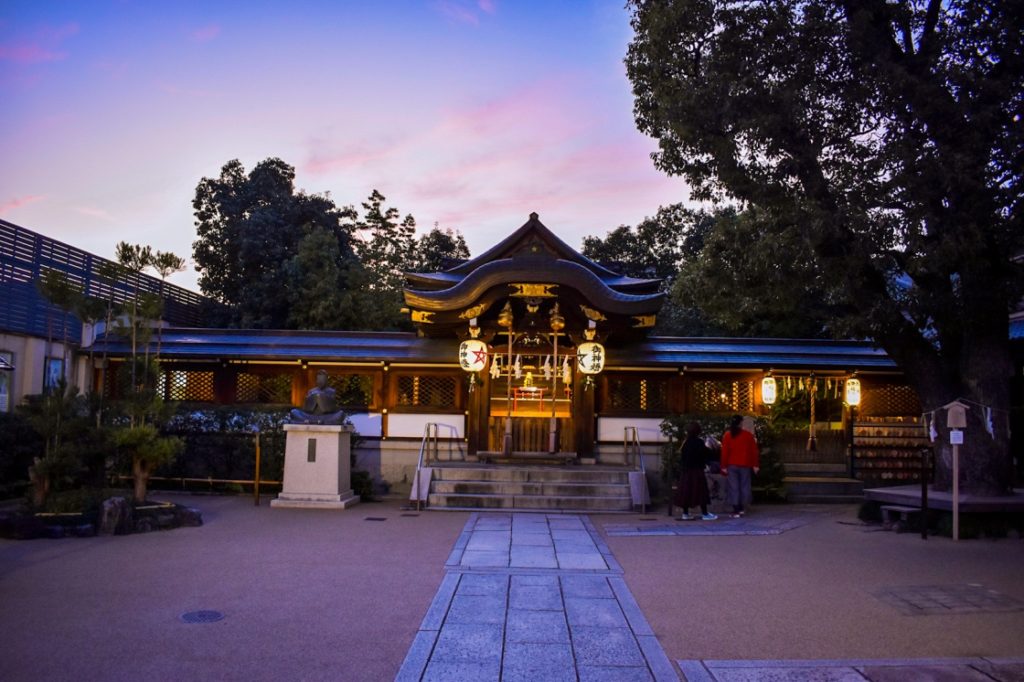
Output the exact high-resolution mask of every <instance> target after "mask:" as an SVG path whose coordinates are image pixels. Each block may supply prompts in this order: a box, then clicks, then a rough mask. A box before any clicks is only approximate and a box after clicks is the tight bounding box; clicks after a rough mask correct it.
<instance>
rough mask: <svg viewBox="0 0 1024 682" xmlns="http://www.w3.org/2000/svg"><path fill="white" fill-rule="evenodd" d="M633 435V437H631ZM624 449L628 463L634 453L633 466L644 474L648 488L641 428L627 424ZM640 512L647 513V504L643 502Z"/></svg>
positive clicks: (623, 438) (623, 440) (623, 432)
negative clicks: (641, 446)
mask: <svg viewBox="0 0 1024 682" xmlns="http://www.w3.org/2000/svg"><path fill="white" fill-rule="evenodd" d="M630 435H632V438H630ZM622 450H623V454H624V456H625V458H626V462H627V464H628V463H629V456H630V454H631V453H632V455H633V466H634V467H635V468H636V469H638V470H639V471H640V473H642V474H643V477H644V479H645V482H644V487H645V488H646V486H647V484H646V479H647V467H646V466H645V465H644V454H643V451H642V450H641V449H640V430H639V429H638V428H637V427H635V426H627V427H625V428H624V429H623V430H622ZM640 513H641V514H646V513H647V505H646V504H643V503H641V505H640Z"/></svg>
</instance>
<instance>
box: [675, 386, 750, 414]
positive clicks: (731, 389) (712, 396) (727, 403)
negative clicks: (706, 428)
mask: <svg viewBox="0 0 1024 682" xmlns="http://www.w3.org/2000/svg"><path fill="white" fill-rule="evenodd" d="M690 408H691V409H692V410H693V411H694V412H752V411H753V410H754V382H752V381H706V380H698V381H694V382H692V383H691V384H690Z"/></svg>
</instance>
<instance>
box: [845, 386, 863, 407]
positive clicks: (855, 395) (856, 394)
mask: <svg viewBox="0 0 1024 682" xmlns="http://www.w3.org/2000/svg"><path fill="white" fill-rule="evenodd" d="M846 404H847V405H849V406H851V407H857V405H860V379H847V380H846Z"/></svg>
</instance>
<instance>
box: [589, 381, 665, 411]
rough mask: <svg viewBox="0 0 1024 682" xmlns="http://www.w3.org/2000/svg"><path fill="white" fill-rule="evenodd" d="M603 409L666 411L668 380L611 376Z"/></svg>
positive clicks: (607, 384)
mask: <svg viewBox="0 0 1024 682" xmlns="http://www.w3.org/2000/svg"><path fill="white" fill-rule="evenodd" d="M605 385H606V386H607V394H606V395H605V397H604V406H603V407H602V408H601V409H602V411H605V412H609V411H623V412H665V411H667V410H668V381H667V380H666V379H664V378H653V379H652V378H641V377H622V376H609V377H608V380H607V383H606V384H605Z"/></svg>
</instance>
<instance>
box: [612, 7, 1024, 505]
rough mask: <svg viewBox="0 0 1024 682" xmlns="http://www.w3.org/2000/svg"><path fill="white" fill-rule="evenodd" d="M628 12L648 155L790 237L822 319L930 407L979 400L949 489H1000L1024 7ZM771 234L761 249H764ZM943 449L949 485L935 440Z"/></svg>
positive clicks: (1021, 233)
mask: <svg viewBox="0 0 1024 682" xmlns="http://www.w3.org/2000/svg"><path fill="white" fill-rule="evenodd" d="M630 9H631V12H632V25H633V29H634V31H635V36H634V39H633V41H632V43H631V44H630V46H629V52H628V56H627V58H626V66H627V70H628V74H629V78H630V80H631V81H632V83H633V90H634V95H635V111H634V113H635V117H636V121H637V124H638V127H639V128H640V130H641V131H643V132H646V133H648V134H650V135H652V136H653V137H655V138H657V140H658V142H659V151H658V152H657V153H656V154H655V159H654V160H655V163H656V165H657V166H658V167H659V168H660V169H662V170H664V171H666V172H668V173H670V174H677V175H682V176H684V177H685V178H686V179H687V180H688V181H689V183H690V184H691V187H692V188H693V190H694V193H695V196H696V197H697V198H700V199H715V198H721V199H730V200H737V201H739V202H741V203H742V204H744V205H747V206H753V207H756V208H757V209H758V210H760V211H763V212H765V214H767V215H770V216H771V217H772V220H771V221H770V223H769V224H770V225H771V226H772V229H773V230H775V231H776V233H775V237H777V238H778V239H781V240H782V243H786V242H787V241H788V240H797V241H799V242H800V243H802V244H804V245H806V247H807V253H809V254H811V255H812V256H813V258H814V259H815V262H816V264H817V272H818V273H819V274H820V276H821V278H822V282H821V283H822V285H823V287H824V289H825V290H826V291H828V292H829V296H830V303H832V305H833V310H834V313H835V315H834V322H835V324H834V329H836V330H837V331H839V332H842V333H845V334H853V335H858V336H866V337H871V338H873V339H875V340H876V341H877V342H878V343H879V344H880V345H882V346H883V347H884V348H885V349H886V350H887V352H889V353H890V355H891V356H892V357H894V358H895V359H896V360H897V361H898V362H899V363H900V365H901V367H902V368H903V369H904V371H905V372H906V374H907V376H908V377H909V379H910V380H911V382H912V383H913V384H914V385H915V387H916V388H917V389H918V392H919V394H920V395H921V396H922V398H923V400H924V402H925V407H926V409H928V410H932V409H937V408H940V407H941V406H942V405H944V404H946V403H948V402H950V401H952V400H953V399H955V398H964V399H966V400H968V401H971V402H972V403H973V404H974V405H975V409H972V410H971V412H970V416H971V423H970V424H969V429H968V433H969V435H968V437H967V442H966V443H965V448H966V454H965V457H964V460H965V463H966V465H965V467H964V468H965V474H966V479H965V484H966V486H967V488H968V489H970V490H972V491H975V492H987V493H998V492H1005V491H1006V490H1007V488H1008V486H1009V483H1010V470H1011V469H1010V462H1011V460H1010V456H1009V446H1008V437H1007V430H1008V429H1007V424H1008V417H1009V412H1008V409H1009V385H1008V380H1007V377H1009V376H1010V373H1011V369H1012V364H1011V361H1010V354H1009V342H1008V322H1007V317H1008V312H1009V309H1010V304H1011V302H1015V301H1016V299H1017V297H1018V296H1019V294H1020V292H1021V281H1022V277H1021V267H1020V265H1019V264H1016V263H1015V262H1014V261H1013V258H1012V257H1013V256H1014V255H1016V254H1018V253H1020V252H1021V248H1022V246H1024V244H1022V239H1024V229H1022V227H1024V226H1022V225H1021V174H1022V168H1024V163H1022V161H1024V135H1022V124H1021V121H1020V112H1021V110H1022V105H1024V87H1022V86H1024V36H1022V28H1024V4H1022V3H1021V2H1020V1H1019V0H1011V1H1002V2H1000V1H997V0H987V1H986V0H960V1H947V2H942V1H940V0H927V1H926V0H904V1H902V2H900V1H889V2H887V1H886V0H789V1H783V0H780V1H778V2H753V1H751V2H733V1H729V2H726V1H724V0H719V1H715V0H676V1H674V2H670V1H665V0H662V1H660V2H655V1H653V0H652V1H645V0H633V1H632V2H630ZM769 236H771V235H765V238H764V239H763V241H762V242H761V244H760V248H763V249H774V248H777V247H776V241H775V239H768V237H769ZM752 248H753V247H752ZM758 293H759V292H758V291H756V290H753V291H751V292H750V295H751V296H753V297H756V296H757V295H758ZM985 408H991V410H992V412H991V414H992V428H991V432H992V433H991V435H989V434H988V433H987V432H986V430H987V429H986V428H985V427H987V420H985V419H984V415H985V413H986V410H985ZM940 426H943V427H944V421H941V420H940ZM944 435H945V434H944V432H943V438H942V439H941V440H940V444H941V443H948V440H946V439H945V437H944ZM940 454H941V457H940V458H939V464H940V466H939V470H938V472H937V484H938V485H939V486H940V487H946V486H947V485H948V483H949V461H950V457H949V446H948V445H941V446H940Z"/></svg>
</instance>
